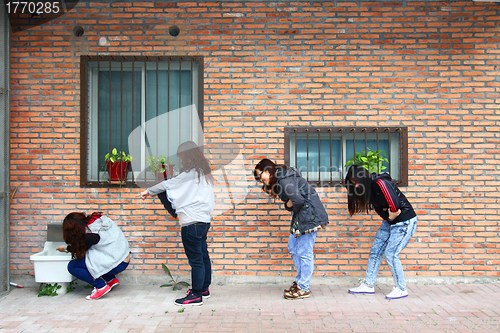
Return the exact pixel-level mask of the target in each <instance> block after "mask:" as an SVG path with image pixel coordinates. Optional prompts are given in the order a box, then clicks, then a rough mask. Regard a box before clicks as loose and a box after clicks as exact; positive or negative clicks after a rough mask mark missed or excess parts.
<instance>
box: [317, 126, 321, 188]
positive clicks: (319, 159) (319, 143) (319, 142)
mask: <svg viewBox="0 0 500 333" xmlns="http://www.w3.org/2000/svg"><path fill="white" fill-rule="evenodd" d="M317 131H318V182H321V137H320V131H321V129H319V128H318V129H317Z"/></svg>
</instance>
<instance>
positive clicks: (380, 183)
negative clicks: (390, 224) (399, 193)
mask: <svg viewBox="0 0 500 333" xmlns="http://www.w3.org/2000/svg"><path fill="white" fill-rule="evenodd" d="M377 184H378V186H380V189H381V190H382V193H383V194H384V197H385V200H387V203H388V204H389V209H390V210H391V212H397V211H398V210H397V208H396V205H395V204H394V201H393V200H392V197H391V195H390V193H389V190H388V189H387V186H385V183H384V181H383V180H382V179H379V180H377Z"/></svg>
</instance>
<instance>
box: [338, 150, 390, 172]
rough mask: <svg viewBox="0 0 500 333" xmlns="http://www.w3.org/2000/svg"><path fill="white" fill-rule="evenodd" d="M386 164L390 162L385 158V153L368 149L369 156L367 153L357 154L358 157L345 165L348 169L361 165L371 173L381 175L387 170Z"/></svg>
mask: <svg viewBox="0 0 500 333" xmlns="http://www.w3.org/2000/svg"><path fill="white" fill-rule="evenodd" d="M384 162H387V163H389V160H388V159H387V158H385V152H382V151H381V150H376V151H372V150H370V148H368V154H367V153H366V152H365V151H362V152H360V153H356V155H355V156H354V157H353V158H351V159H350V160H349V161H347V163H346V164H345V166H346V167H348V166H350V165H351V164H352V165H360V166H362V167H364V168H365V169H367V170H368V172H370V174H371V173H374V172H375V173H380V172H382V171H383V170H385V169H387V168H386V167H385V166H384V165H383V164H384Z"/></svg>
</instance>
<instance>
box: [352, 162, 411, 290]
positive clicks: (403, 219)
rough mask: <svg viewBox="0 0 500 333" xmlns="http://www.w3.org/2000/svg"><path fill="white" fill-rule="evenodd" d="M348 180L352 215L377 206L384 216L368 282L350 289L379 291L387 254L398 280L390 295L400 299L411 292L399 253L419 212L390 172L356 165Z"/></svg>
mask: <svg viewBox="0 0 500 333" xmlns="http://www.w3.org/2000/svg"><path fill="white" fill-rule="evenodd" d="M345 182H346V187H347V202H348V203H347V205H348V209H349V213H350V214H351V216H352V215H354V214H356V213H361V212H367V213H368V212H369V210H370V209H374V210H375V212H377V214H378V215H379V216H380V217H381V218H382V219H383V221H382V225H381V226H380V228H379V229H378V231H377V234H376V235H375V240H374V241H373V245H372V248H371V251H370V257H369V259H368V265H367V267H366V279H365V282H363V283H362V284H361V285H360V286H359V287H356V288H352V289H349V292H350V293H353V294H373V293H375V288H374V285H375V281H376V279H377V274H378V270H379V268H380V262H381V261H382V255H383V254H385V259H386V261H387V264H388V265H389V268H390V269H391V273H392V276H393V277H394V282H395V284H396V286H395V287H394V289H393V290H392V292H390V293H389V294H388V295H386V298H388V299H397V298H402V297H406V296H408V291H407V290H406V283H405V278H404V272H403V266H402V265H401V260H400V259H399V254H400V253H401V251H402V250H403V249H404V248H405V247H406V245H408V242H409V241H410V239H411V237H412V236H413V234H414V232H415V230H416V228H417V214H415V211H414V210H413V207H412V206H411V204H410V202H409V201H408V199H406V197H405V196H404V194H403V193H401V191H400V190H399V189H398V187H397V186H396V185H395V184H394V183H393V182H392V179H391V176H389V174H388V173H383V174H380V175H378V174H375V173H374V174H371V175H370V173H369V172H368V170H366V169H365V168H364V167H362V166H358V165H353V166H351V167H350V168H349V171H348V172H347V176H346V178H345Z"/></svg>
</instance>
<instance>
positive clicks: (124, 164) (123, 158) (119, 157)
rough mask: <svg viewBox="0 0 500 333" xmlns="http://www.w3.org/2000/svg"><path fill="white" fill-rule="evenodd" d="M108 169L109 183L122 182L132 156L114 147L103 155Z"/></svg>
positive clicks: (125, 176) (125, 177)
mask: <svg viewBox="0 0 500 333" xmlns="http://www.w3.org/2000/svg"><path fill="white" fill-rule="evenodd" d="M104 160H105V161H106V167H107V169H108V175H109V182H110V183H111V184H120V185H121V184H123V183H125V180H126V179H127V175H128V171H129V169H130V162H131V161H132V156H130V155H129V154H126V153H125V152H123V151H118V150H117V149H116V148H113V150H112V151H111V152H110V153H107V154H106V155H105V156H104Z"/></svg>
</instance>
